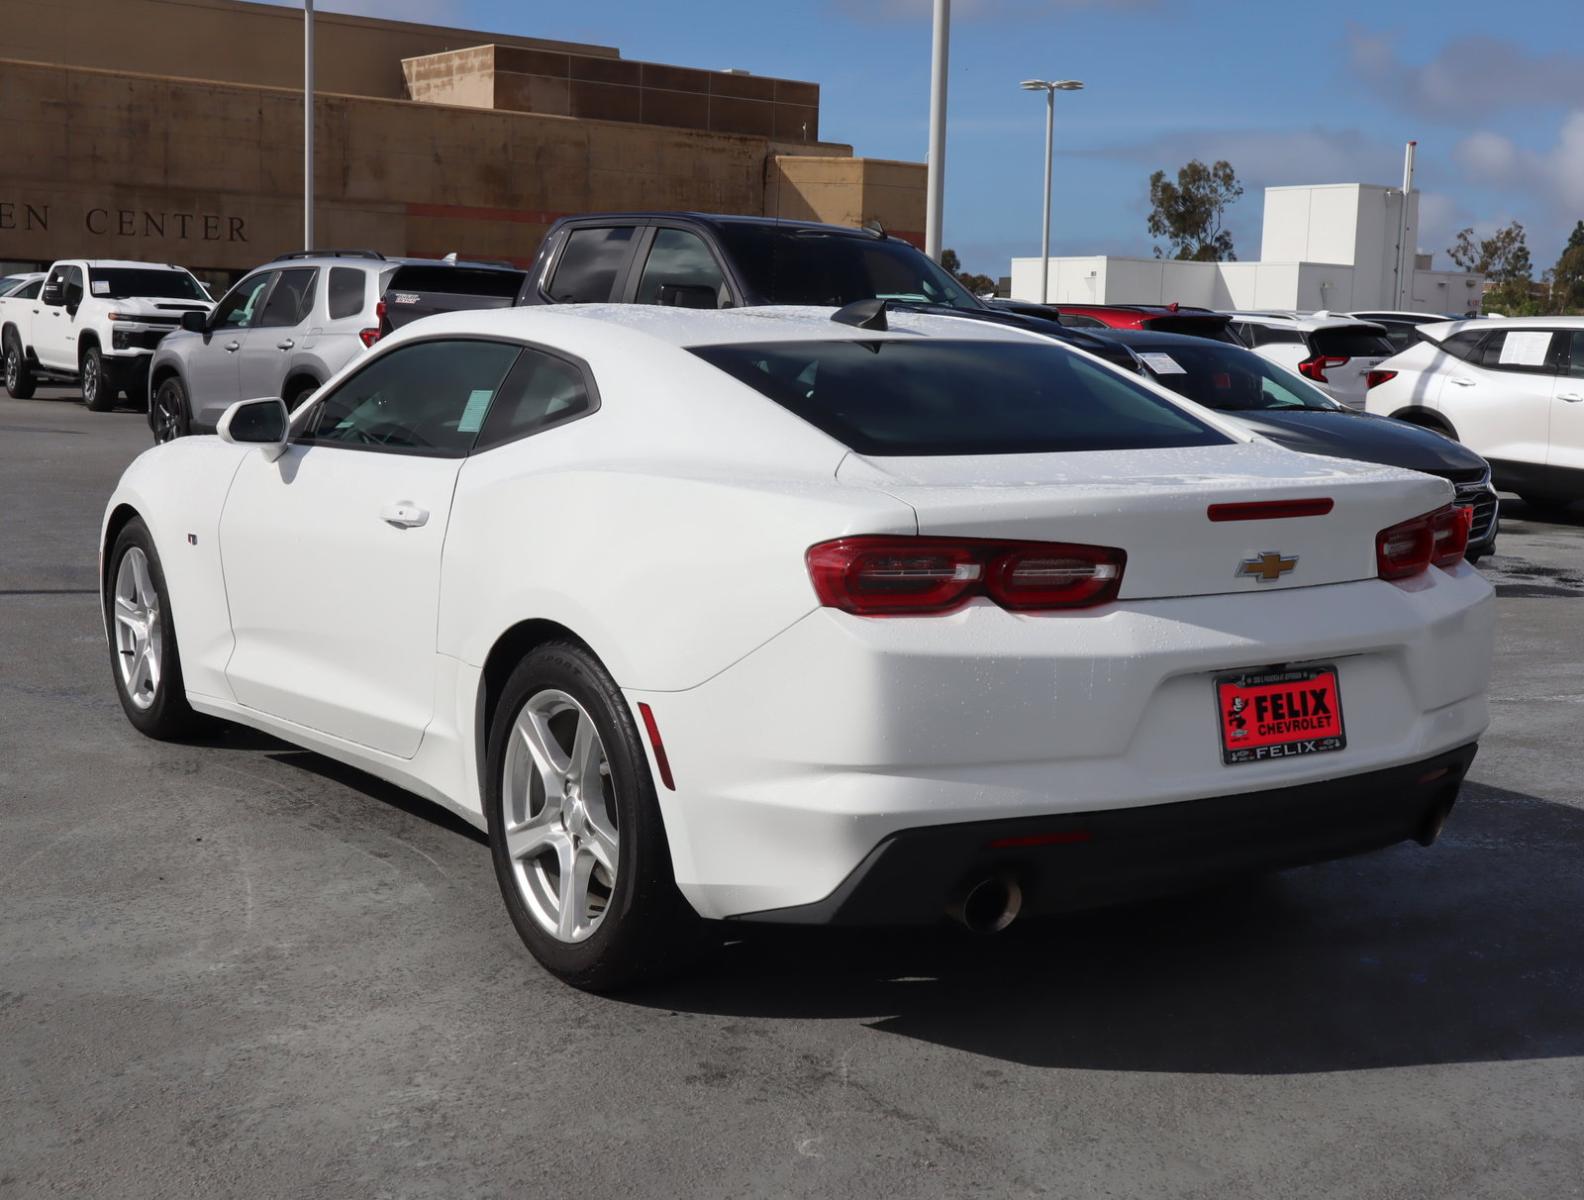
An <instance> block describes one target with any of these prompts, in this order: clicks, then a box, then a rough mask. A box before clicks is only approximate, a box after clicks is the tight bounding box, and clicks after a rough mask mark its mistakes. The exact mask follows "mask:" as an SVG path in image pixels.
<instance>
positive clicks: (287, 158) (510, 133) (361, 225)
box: [0, 61, 923, 270]
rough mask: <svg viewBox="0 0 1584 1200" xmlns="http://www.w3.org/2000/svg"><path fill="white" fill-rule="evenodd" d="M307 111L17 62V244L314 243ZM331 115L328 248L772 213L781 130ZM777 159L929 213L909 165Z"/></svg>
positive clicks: (7, 221)
mask: <svg viewBox="0 0 1584 1200" xmlns="http://www.w3.org/2000/svg"><path fill="white" fill-rule="evenodd" d="M301 128H302V98H301V95H300V94H298V93H294V92H290V91H284V90H276V89H268V88H252V87H242V86H238V85H232V84H219V83H203V82H195V81H191V80H176V79H161V78H154V77H150V76H143V75H131V74H123V73H114V72H101V71H91V70H62V69H60V68H55V67H42V66H39V65H36V64H30V63H17V62H6V61H0V130H4V131H5V137H6V160H5V161H6V171H5V173H4V175H3V176H0V260H4V261H11V260H46V261H47V260H49V259H53V258H57V257H72V256H79V255H91V256H102V257H122V258H139V259H151V260H166V261H172V262H178V263H183V264H185V265H188V266H191V267H194V268H197V269H210V270H241V269H246V268H249V267H252V266H254V265H256V264H257V263H259V262H262V261H265V260H267V259H268V258H270V257H271V256H273V255H275V254H277V253H280V252H282V251H285V250H293V249H299V248H300V247H301V240H302V239H301V232H300V231H301V206H300V196H301V189H302V171H301V157H302V151H301V145H302V143H301ZM316 129H317V135H316V136H317V164H316V176H317V182H318V189H319V201H320V202H319V206H318V210H317V214H318V215H317V220H318V225H319V236H318V239H317V240H318V241H319V243H320V244H321V245H322V246H356V247H368V248H370V249H375V250H380V251H382V252H385V253H389V254H401V253H410V254H444V253H447V252H449V251H452V250H455V251H458V252H459V253H461V254H463V255H471V256H477V257H485V258H507V259H515V260H527V259H530V258H531V257H532V256H533V254H534V252H535V250H536V249H537V248H538V245H539V242H540V240H541V238H542V236H543V234H544V230H545V228H546V226H547V225H548V224H549V223H550V222H551V221H552V220H554V219H555V218H556V217H557V216H560V215H563V214H566V213H571V212H583V211H589V210H599V209H656V208H658V209H667V208H675V209H703V210H711V211H719V212H742V213H759V212H764V211H766V202H765V188H766V180H767V172H766V161H767V158H769V157H770V151H771V146H772V143H770V142H768V141H767V140H766V139H764V138H757V137H747V136H738V135H732V134H721V133H704V132H699V131H694V130H684V129H671V128H662V127H656V126H642V125H631V124H621V123H616V122H608V121H585V120H576V119H571V118H566V117H551V116H539V115H533V114H523V113H502V112H491V111H481V110H476V109H468V108H455V107H449V106H441V105H430V104H416V103H411V102H406V101H391V100H373V99H366V98H358V97H349V96H336V95H326V96H321V97H319V104H318V112H317V124H316ZM831 149H833V150H836V151H838V152H840V151H842V150H844V149H845V148H844V147H832V148H831ZM776 162H777V164H778V165H779V169H780V170H781V171H783V172H785V171H787V170H789V169H790V170H791V172H792V173H793V174H794V175H795V176H797V177H798V178H799V179H805V178H806V176H807V175H808V174H810V173H817V170H818V167H817V164H822V163H824V164H826V166H825V170H826V171H827V172H832V171H833V172H834V174H833V175H830V177H829V178H827V179H826V180H825V181H824V183H823V184H822V185H821V186H820V187H818V188H814V187H813V185H812V183H810V185H809V186H810V187H811V189H812V191H813V192H814V193H815V202H814V203H811V204H810V206H809V209H808V211H807V214H806V215H815V216H820V217H821V218H822V219H829V220H838V221H842V222H844V223H858V220H857V218H861V217H864V216H871V215H878V216H880V217H881V219H882V220H884V221H885V222H886V225H887V227H888V228H896V229H899V230H914V229H918V228H921V227H922V224H923V219H922V211H923V200H922V197H923V186H922V176H921V175H918V180H919V182H918V185H917V192H916V195H915V197H914V201H916V202H914V203H907V202H906V194H905V193H906V189H905V187H903V186H901V183H902V181H905V179H906V178H907V176H908V174H909V171H908V167H907V164H874V163H869V162H866V161H865V160H834V163H832V162H830V161H829V160H822V159H818V158H811V157H801V156H781V157H778V158H777V159H776ZM789 165H790V166H789ZM921 170H922V169H921V168H916V167H915V168H913V173H914V174H917V173H918V172H919V171H921ZM844 172H845V174H844ZM842 179H845V180H846V184H845V186H846V187H847V188H848V189H857V190H858V192H859V193H860V194H861V198H860V199H859V200H857V201H851V200H850V199H846V200H844V199H843V185H842V183H841V180H842ZM871 185H873V186H871ZM888 206H889V207H888ZM903 210H906V211H905V212H904V211H903ZM786 215H793V214H792V213H791V212H788V213H787V214H786ZM799 215H804V214H803V213H802V212H801V211H800V213H799Z"/></svg>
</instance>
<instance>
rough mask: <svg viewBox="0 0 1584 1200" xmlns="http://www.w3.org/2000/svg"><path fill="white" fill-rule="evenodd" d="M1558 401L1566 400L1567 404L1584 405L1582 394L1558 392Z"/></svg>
mask: <svg viewBox="0 0 1584 1200" xmlns="http://www.w3.org/2000/svg"><path fill="white" fill-rule="evenodd" d="M1557 399H1558V400H1566V401H1567V402H1568V403H1569V404H1579V403H1584V392H1558V393H1557Z"/></svg>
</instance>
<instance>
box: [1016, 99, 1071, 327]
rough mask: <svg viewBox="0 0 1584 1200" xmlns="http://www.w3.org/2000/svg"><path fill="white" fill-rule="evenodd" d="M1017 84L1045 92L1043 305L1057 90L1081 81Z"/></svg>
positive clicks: (1041, 299) (1046, 292) (1047, 281)
mask: <svg viewBox="0 0 1584 1200" xmlns="http://www.w3.org/2000/svg"><path fill="white" fill-rule="evenodd" d="M1019 86H1020V87H1022V88H1023V90H1024V91H1028V92H1044V93H1045V206H1044V211H1043V213H1042V214H1041V220H1040V297H1039V302H1040V303H1041V304H1045V303H1047V302H1048V301H1049V298H1050V226H1051V171H1052V161H1051V160H1052V156H1053V154H1054V152H1055V146H1056V93H1057V92H1077V91H1081V90H1082V89H1083V84H1082V83H1080V82H1079V81H1078V80H1076V79H1056V80H1045V79H1025V80H1024V81H1023V82H1022V84H1020V85H1019Z"/></svg>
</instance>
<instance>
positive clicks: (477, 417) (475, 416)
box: [457, 388, 495, 433]
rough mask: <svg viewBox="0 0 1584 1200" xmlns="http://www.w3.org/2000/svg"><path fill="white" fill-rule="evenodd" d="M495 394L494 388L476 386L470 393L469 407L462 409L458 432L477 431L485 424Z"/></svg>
mask: <svg viewBox="0 0 1584 1200" xmlns="http://www.w3.org/2000/svg"><path fill="white" fill-rule="evenodd" d="M494 395H495V389H494V388H474V389H473V390H472V391H471V392H469V393H468V402H467V407H466V408H464V409H463V410H462V417H461V419H460V420H459V421H457V432H458V433H477V432H478V431H479V428H480V427H481V426H482V425H483V424H484V414H485V413H487V412H488V411H489V405H490V400H491V399H492V398H493V397H494Z"/></svg>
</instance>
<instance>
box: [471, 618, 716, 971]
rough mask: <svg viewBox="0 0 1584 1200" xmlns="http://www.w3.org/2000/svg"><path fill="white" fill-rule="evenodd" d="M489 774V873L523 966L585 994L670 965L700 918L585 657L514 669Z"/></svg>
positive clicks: (624, 725)
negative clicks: (527, 962) (526, 958)
mask: <svg viewBox="0 0 1584 1200" xmlns="http://www.w3.org/2000/svg"><path fill="white" fill-rule="evenodd" d="M487 770H488V774H487V776H486V779H487V783H486V785H485V815H486V818H487V821H488V824H489V836H490V851H491V857H492V858H493V859H494V863H495V875H496V878H497V880H498V881H499V883H500V888H501V895H502V897H503V898H504V899H505V901H506V909H507V912H508V913H510V915H511V919H512V924H513V925H515V926H516V928H517V933H518V935H519V936H520V937H521V938H522V940H523V942H524V944H526V945H527V947H528V949H529V951H531V952H532V954H533V956H534V957H535V958H536V959H538V960H539V962H540V963H541V964H542V965H543V966H544V967H545V968H546V969H547V970H549V971H550V972H551V973H552V974H554V975H556V976H558V977H559V978H561V979H562V980H564V981H566V982H567V983H570V984H572V985H573V986H574V987H579V988H584V989H586V990H589V991H610V990H612V989H615V988H619V987H622V986H624V985H627V984H631V983H634V982H636V981H638V980H640V979H643V978H646V977H650V976H653V975H655V974H657V973H659V972H660V971H662V970H664V969H665V968H667V967H672V966H674V965H676V963H677V962H678V960H679V958H681V957H683V955H682V953H681V952H682V951H683V950H684V949H685V948H686V947H687V946H688V945H689V944H690V943H691V942H692V941H693V939H694V937H695V935H696V931H697V927H698V918H697V917H696V916H695V915H694V914H693V913H692V911H691V910H690V909H689V908H688V906H687V903H686V901H684V900H683V899H682V897H681V896H680V895H679V894H678V893H677V890H676V884H675V882H674V881H673V876H672V873H671V854H670V850H669V848H668V846H667V843H666V836H665V828H664V825H663V824H662V822H661V818H660V807H659V804H658V802H657V800H656V798H655V790H654V782H653V779H652V778H651V776H650V771H649V761H648V758H647V757H646V756H645V753H644V748H643V743H642V741H641V740H640V738H639V734H638V729H637V726H636V724H635V723H634V721H633V717H632V712H631V710H630V709H629V708H628V705H627V703H626V701H625V700H624V699H623V697H622V694H621V692H620V690H619V689H618V688H617V687H616V684H615V682H614V681H613V680H612V679H611V677H610V675H609V673H608V672H606V670H605V668H604V667H603V666H602V665H601V664H600V663H599V661H598V660H597V659H595V658H594V656H593V655H591V654H590V653H589V652H588V651H587V650H585V649H583V648H582V647H580V646H577V645H573V644H570V643H564V642H558V643H552V644H550V645H546V646H541V647H540V648H538V649H536V650H534V651H533V652H532V653H530V654H529V655H528V656H527V657H526V658H524V659H523V661H522V662H521V663H519V664H518V666H517V669H516V670H515V671H513V672H512V675H511V678H510V679H509V680H508V681H507V683H506V687H505V689H504V691H503V692H502V694H501V700H500V704H499V706H498V708H497V710H496V714H495V720H494V722H493V725H492V728H491V730H490V738H489V754H488V757H487Z"/></svg>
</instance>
